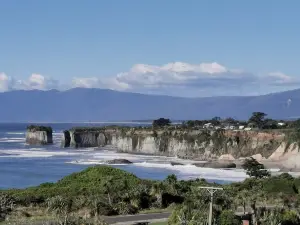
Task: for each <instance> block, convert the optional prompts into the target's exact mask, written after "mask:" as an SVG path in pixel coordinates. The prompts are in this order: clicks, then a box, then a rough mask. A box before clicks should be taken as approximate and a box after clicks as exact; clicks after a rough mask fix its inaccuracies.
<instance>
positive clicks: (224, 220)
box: [219, 210, 241, 225]
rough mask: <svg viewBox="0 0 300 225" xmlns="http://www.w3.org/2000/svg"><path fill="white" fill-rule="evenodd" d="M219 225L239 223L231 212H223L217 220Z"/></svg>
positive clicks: (235, 224)
mask: <svg viewBox="0 0 300 225" xmlns="http://www.w3.org/2000/svg"><path fill="white" fill-rule="evenodd" d="M219 224H220V225H240V224H241V221H240V220H239V219H237V217H236V216H235V214H234V212H233V211H231V210H223V211H222V212H221V214H220V219H219Z"/></svg>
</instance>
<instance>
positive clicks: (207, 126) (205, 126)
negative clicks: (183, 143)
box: [203, 123, 213, 128]
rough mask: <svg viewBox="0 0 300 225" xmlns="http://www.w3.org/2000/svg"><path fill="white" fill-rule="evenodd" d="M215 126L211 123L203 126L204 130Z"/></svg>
mask: <svg viewBox="0 0 300 225" xmlns="http://www.w3.org/2000/svg"><path fill="white" fill-rule="evenodd" d="M211 127H213V125H212V124H211V123H206V124H204V125H203V128H211Z"/></svg>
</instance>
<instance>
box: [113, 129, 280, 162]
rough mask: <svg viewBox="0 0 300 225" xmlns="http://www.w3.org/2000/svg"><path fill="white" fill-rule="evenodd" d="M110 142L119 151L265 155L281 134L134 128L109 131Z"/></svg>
mask: <svg viewBox="0 0 300 225" xmlns="http://www.w3.org/2000/svg"><path fill="white" fill-rule="evenodd" d="M111 136H112V138H111V145H112V146H115V147H116V148H117V149H119V150H120V151H123V152H133V153H145V154H155V155H166V156H177V157H180V158H189V159H200V160H207V159H214V158H219V157H220V156H221V155H226V154H229V155H232V156H233V157H234V158H240V157H248V156H252V155H255V154H261V155H262V156H263V157H265V158H267V157H269V156H270V155H272V153H273V152H274V151H275V150H276V149H277V148H278V147H279V146H280V144H281V143H282V142H283V140H284V135H281V134H268V133H258V132H249V131H247V132H246V131H243V132H239V131H237V132H225V131H159V132H153V131H150V132H145V131H138V130H137V131H134V132H131V133H128V132H127V133H125V134H124V133H123V134H120V133H118V132H116V133H115V134H114V135H111Z"/></svg>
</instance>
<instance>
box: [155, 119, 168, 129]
mask: <svg viewBox="0 0 300 225" xmlns="http://www.w3.org/2000/svg"><path fill="white" fill-rule="evenodd" d="M170 124H171V120H170V119H165V118H159V119H157V120H153V122H152V126H154V127H164V126H169V125H170Z"/></svg>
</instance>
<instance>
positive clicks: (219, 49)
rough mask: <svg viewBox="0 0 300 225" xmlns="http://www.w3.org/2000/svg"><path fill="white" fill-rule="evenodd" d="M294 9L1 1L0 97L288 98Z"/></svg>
mask: <svg viewBox="0 0 300 225" xmlns="http://www.w3.org/2000/svg"><path fill="white" fill-rule="evenodd" d="M299 8H300V1H298V0H289V1H279V0H264V1H261V0H252V1H240V0H230V1H223V0H186V1H181V0H163V1H161V0H151V1H150V0H128V1H121V0H105V1H104V0H86V1H82V0H51V1H40V0H26V1H24V0H1V1H0V92H5V91H12V90H16V89H24V90H31V89H40V90H49V89H59V90H66V89H69V88H74V87H85V88H107V89H112V90H118V91H128V92H139V93H146V94H165V95H174V96H184V97H203V96H222V95H260V94H265V93H271V92H278V91H285V90H290V89H296V88H299V87H300V64H299V63H298V60H299V58H300V44H299V40H300V27H299V22H300V14H299Z"/></svg>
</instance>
